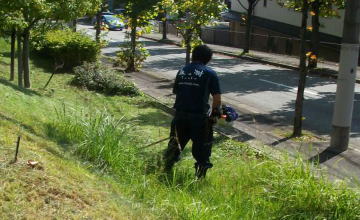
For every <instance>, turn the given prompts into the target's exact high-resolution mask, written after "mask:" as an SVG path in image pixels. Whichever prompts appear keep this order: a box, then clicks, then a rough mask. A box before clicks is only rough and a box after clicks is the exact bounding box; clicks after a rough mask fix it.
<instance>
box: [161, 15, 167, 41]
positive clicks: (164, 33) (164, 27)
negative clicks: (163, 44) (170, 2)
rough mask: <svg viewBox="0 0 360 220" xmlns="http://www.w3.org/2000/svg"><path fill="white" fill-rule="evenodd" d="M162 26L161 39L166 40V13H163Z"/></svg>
mask: <svg viewBox="0 0 360 220" xmlns="http://www.w3.org/2000/svg"><path fill="white" fill-rule="evenodd" d="M162 25H163V32H162V39H163V40H166V39H167V19H166V12H165V13H164V20H163V22H162Z"/></svg>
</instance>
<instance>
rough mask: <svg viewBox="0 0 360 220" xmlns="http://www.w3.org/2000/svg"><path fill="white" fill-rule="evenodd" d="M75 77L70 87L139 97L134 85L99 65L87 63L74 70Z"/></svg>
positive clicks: (118, 74)
mask: <svg viewBox="0 0 360 220" xmlns="http://www.w3.org/2000/svg"><path fill="white" fill-rule="evenodd" d="M74 72H75V76H74V78H73V79H72V81H71V84H72V85H75V86H79V87H82V88H86V89H88V90H91V91H97V92H101V93H104V94H106V95H128V96H137V95H140V91H139V89H138V88H136V87H135V85H134V84H133V83H132V82H130V81H128V80H126V79H125V78H124V76H123V75H122V74H121V73H117V72H115V71H114V70H112V69H109V68H108V67H106V66H104V65H101V64H100V63H87V62H85V63H84V64H83V65H81V66H78V67H75V68H74Z"/></svg>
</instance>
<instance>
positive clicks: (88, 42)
mask: <svg viewBox="0 0 360 220" xmlns="http://www.w3.org/2000/svg"><path fill="white" fill-rule="evenodd" d="M33 42H34V43H33V44H32V45H33V49H34V50H36V51H38V52H39V53H40V54H41V55H44V56H50V57H52V58H53V59H55V60H58V62H59V61H63V62H64V68H65V69H72V68H73V67H75V66H79V65H81V64H82V63H83V62H84V61H87V62H94V61H96V60H97V57H98V55H99V52H100V46H99V45H98V44H97V43H96V42H95V41H93V40H92V39H91V38H90V37H89V36H86V35H85V34H83V33H78V32H73V31H71V30H50V31H48V32H46V33H45V34H44V35H39V34H35V35H34V40H33Z"/></svg>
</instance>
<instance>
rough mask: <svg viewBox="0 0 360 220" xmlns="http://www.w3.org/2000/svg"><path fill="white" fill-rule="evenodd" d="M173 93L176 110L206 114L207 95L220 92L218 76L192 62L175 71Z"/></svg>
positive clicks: (207, 110) (207, 108)
mask: <svg viewBox="0 0 360 220" xmlns="http://www.w3.org/2000/svg"><path fill="white" fill-rule="evenodd" d="M173 93H174V94H176V100H175V105H174V108H175V110H176V111H177V112H186V113H193V114H201V115H204V114H208V112H209V108H210V105H209V95H210V94H211V95H216V94H221V92H220V85H219V78H218V76H217V74H216V72H215V71H214V70H212V69H211V68H209V67H207V66H206V65H204V64H202V63H197V62H193V63H190V64H188V65H186V66H185V67H183V68H182V69H181V70H179V72H178V73H177V75H176V79H175V85H174V88H173Z"/></svg>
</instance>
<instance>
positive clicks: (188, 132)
mask: <svg viewBox="0 0 360 220" xmlns="http://www.w3.org/2000/svg"><path fill="white" fill-rule="evenodd" d="M212 125H213V124H212V123H211V122H210V121H209V118H208V117H206V116H203V115H197V114H189V113H178V112H177V113H176V114H175V117H174V119H173V121H172V122H171V131H170V137H171V138H170V141H169V144H168V148H167V149H166V150H165V153H164V160H165V169H167V170H169V169H171V168H172V166H173V165H174V164H175V163H176V162H177V161H179V159H180V153H181V151H182V150H183V149H184V148H185V146H186V144H187V143H188V142H189V140H192V142H193V145H192V155H193V157H194V159H195V160H196V163H195V166H197V165H203V166H207V167H211V166H212V164H211V163H210V156H211V147H212V141H213V127H212Z"/></svg>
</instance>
